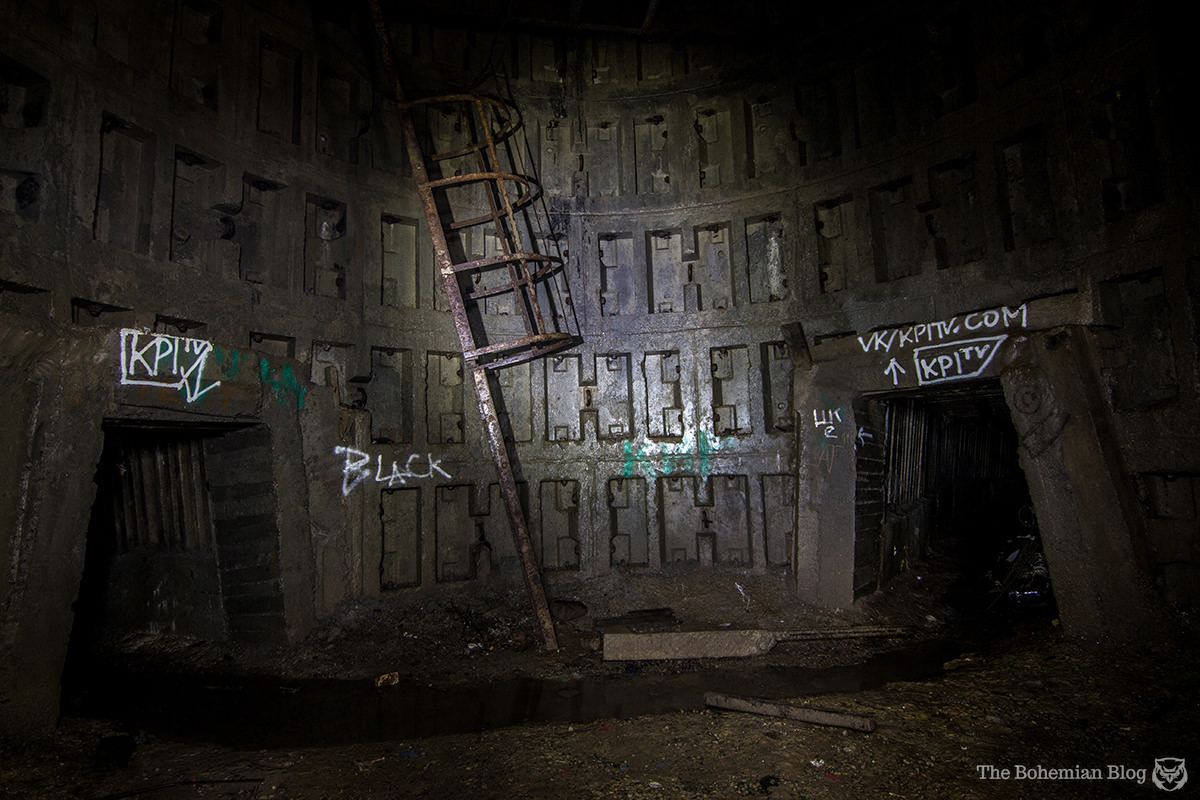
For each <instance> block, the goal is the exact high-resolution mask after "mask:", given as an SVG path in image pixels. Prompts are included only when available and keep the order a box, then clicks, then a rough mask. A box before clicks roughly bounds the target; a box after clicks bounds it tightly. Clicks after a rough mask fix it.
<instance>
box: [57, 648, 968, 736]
mask: <svg viewBox="0 0 1200 800" xmlns="http://www.w3.org/2000/svg"><path fill="white" fill-rule="evenodd" d="M964 649H966V648H965V646H964V645H962V644H959V643H957V642H954V641H950V640H929V641H922V642H915V643H910V644H908V645H906V646H903V647H900V648H898V649H895V650H890V651H887V652H883V653H880V654H877V655H875V656H873V657H871V658H869V659H868V660H866V661H864V662H862V663H858V664H850V665H844V666H831V667H823V668H801V667H778V666H749V665H745V664H738V663H733V664H730V663H721V664H720V665H719V666H715V667H713V668H711V669H703V670H695V671H686V672H680V673H675V674H641V673H640V671H639V670H638V668H637V665H636V664H630V665H628V666H627V668H626V672H625V673H624V674H619V675H615V676H614V675H604V676H589V677H580V678H576V679H569V680H558V679H537V678H529V677H519V678H512V679H509V680H504V681H497V682H492V683H485V684H479V685H472V686H462V685H453V686H432V685H428V684H421V683H414V682H401V683H399V684H397V685H392V686H382V687H376V686H375V685H374V682H372V681H365V680H364V681H347V680H306V681H282V680H280V679H277V678H242V677H224V678H220V677H216V678H214V677H209V678H204V677H197V676H181V675H148V674H137V673H130V672H124V673H120V674H107V675H101V674H96V675H94V676H93V679H92V680H91V681H90V682H89V684H90V685H89V686H88V687H87V688H86V691H84V692H83V693H82V694H81V698H82V699H81V700H80V702H79V703H78V705H77V706H76V708H75V709H74V713H76V714H78V715H80V716H87V717H97V718H102V719H111V720H115V721H118V722H120V723H121V724H123V725H124V726H126V727H127V729H128V730H130V731H137V732H144V733H147V734H152V735H153V734H158V735H170V736H173V737H180V738H184V739H192V740H198V741H207V742H213V743H218V744H224V745H229V746H233V747H244V748H274V747H309V746H328V745H340V744H355V743H362V742H378V741H394V740H409V739H414V738H421V737H426V736H437V735H444V734H454V733H467V732H472V731H483V730H490V729H495V728H502V727H506V726H512V725H521V724H526V723H543V722H569V723H587V722H593V721H596V720H602V719H630V718H633V717H638V716H642V715H646V714H657V713H664V712H670V711H686V710H695V709H700V708H703V707H704V700H703V697H704V693H705V692H712V691H715V692H727V693H731V694H739V695H745V696H751V697H759V698H766V699H781V698H790V697H799V696H803V695H818V694H825V693H834V692H837V693H841V692H854V691H862V690H867V689H873V688H877V687H880V686H883V685H884V684H887V683H890V682H894V681H910V680H920V679H927V678H930V677H934V676H936V675H938V674H940V673H941V672H942V665H943V664H944V663H945V662H946V661H948V660H951V659H953V658H954V657H955V656H957V655H959V654H960V653H962V652H963V651H964Z"/></svg>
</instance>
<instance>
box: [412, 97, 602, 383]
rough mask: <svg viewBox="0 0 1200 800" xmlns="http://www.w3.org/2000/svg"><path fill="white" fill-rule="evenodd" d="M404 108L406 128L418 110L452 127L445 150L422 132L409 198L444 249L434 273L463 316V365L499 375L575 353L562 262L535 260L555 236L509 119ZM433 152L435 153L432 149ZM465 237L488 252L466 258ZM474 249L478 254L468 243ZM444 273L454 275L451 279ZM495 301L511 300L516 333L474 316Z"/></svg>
mask: <svg viewBox="0 0 1200 800" xmlns="http://www.w3.org/2000/svg"><path fill="white" fill-rule="evenodd" d="M403 106H404V107H405V110H407V111H408V112H409V113H410V114H412V115H413V117H414V119H416V118H419V115H418V114H417V113H416V112H417V111H418V110H419V109H420V110H424V111H425V112H426V113H425V116H426V118H429V117H430V116H431V115H439V114H440V115H442V116H445V117H448V118H450V119H453V120H456V122H455V124H454V126H453V131H452V132H453V133H454V134H457V136H456V137H455V139H454V140H452V141H449V142H447V137H444V136H443V137H442V138H441V139H440V140H439V141H435V140H434V136H433V134H432V131H431V129H432V128H433V127H434V126H433V125H432V124H430V125H427V130H426V131H425V135H424V136H423V137H422V139H423V140H424V141H425V142H426V147H425V148H422V149H423V155H424V158H425V162H426V164H425V170H424V172H425V180H424V181H423V182H422V181H420V180H418V187H417V188H418V190H419V191H422V190H423V191H428V192H430V193H431V194H432V195H433V197H434V202H435V203H436V206H437V209H438V212H439V213H438V224H440V226H441V228H442V231H443V234H444V236H445V237H446V243H447V255H448V259H447V260H446V262H445V263H442V264H440V265H439V266H440V268H441V269H442V270H443V275H442V278H443V281H444V283H445V284H446V287H447V290H452V289H453V286H457V287H458V288H459V291H460V293H461V297H462V300H463V301H464V307H465V310H466V311H467V316H468V321H467V325H466V327H467V328H468V329H469V333H470V337H469V338H470V341H469V342H468V341H464V342H463V357H464V358H465V359H466V360H467V361H468V362H470V363H471V364H473V365H475V364H477V365H480V366H483V367H486V368H488V369H498V368H500V367H505V366H508V365H511V364H518V363H521V362H524V361H529V360H532V359H534V358H538V357H541V356H544V355H548V354H550V353H553V352H556V351H558V350H561V349H563V348H566V347H569V346H571V345H574V344H576V343H578V341H579V335H578V326H577V324H576V322H575V316H574V309H573V307H572V305H571V297H570V293H569V291H568V290H567V289H566V285H565V283H566V281H565V275H564V273H565V261H564V259H563V257H562V256H561V255H560V254H554V255H551V254H548V253H544V252H539V248H538V242H539V241H540V242H541V243H542V244H541V249H548V248H549V247H551V246H555V247H556V246H557V242H558V236H557V235H556V234H554V233H549V234H548V233H547V227H548V226H547V225H546V221H545V213H544V211H543V207H542V206H539V205H538V201H539V200H542V199H543V198H542V194H541V190H540V187H539V186H538V184H537V183H536V181H534V180H533V179H532V178H530V177H529V176H528V175H527V174H525V170H524V163H523V161H524V159H523V158H522V156H521V154H522V152H523V151H522V148H520V147H519V146H517V144H516V142H515V141H514V139H515V137H516V136H517V134H518V133H519V132H520V131H521V130H522V128H521V124H520V121H519V119H518V115H517V113H516V110H515V109H513V108H512V107H511V106H509V105H508V104H507V103H504V102H503V101H501V100H497V99H495V98H492V97H486V96H482V95H470V94H449V95H438V96H434V97H427V98H421V99H418V100H411V101H408V102H406V103H404V104H403ZM439 143H440V144H442V145H443V149H441V150H437V149H435V147H436V145H437V144H439ZM481 212H482V213H481ZM467 231H471V232H472V233H474V232H476V231H477V232H478V233H477V234H476V235H477V236H482V237H483V239H484V240H485V241H487V240H488V238H489V237H490V240H491V242H493V248H492V249H494V250H495V251H496V252H493V253H485V254H484V255H483V257H481V258H470V257H468V255H467V253H468V252H469V251H470V250H471V247H470V244H471V243H470V242H469V241H468V239H467V237H466V236H464V235H463V233H465V232H467ZM474 249H475V251H476V253H478V252H479V251H480V250H482V249H484V248H482V247H481V246H480V244H479V242H478V241H476V242H475V244H474ZM446 270H449V271H450V272H452V273H454V277H453V278H452V279H447V276H446V274H445V271H446ZM452 284H453V286H452ZM501 295H511V296H512V307H513V310H514V312H515V315H516V316H517V317H518V318H519V320H520V323H521V328H520V330H519V331H514V330H511V329H509V330H506V329H505V328H504V326H502V325H497V324H495V322H494V321H491V320H488V319H486V315H484V314H481V313H478V312H479V304H480V303H481V302H482V301H485V300H487V299H489V298H495V297H499V296H501ZM468 301H470V302H468ZM472 304H473V305H474V306H475V307H474V308H473V309H472V308H471V307H470V306H471V305H472ZM452 305H453V304H452ZM489 322H492V324H490V325H489V324H488V323H489ZM461 332H462V331H460V333H461Z"/></svg>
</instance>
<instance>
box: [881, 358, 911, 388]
mask: <svg viewBox="0 0 1200 800" xmlns="http://www.w3.org/2000/svg"><path fill="white" fill-rule="evenodd" d="M883 374H884V375H890V376H891V378H892V386H897V385H899V383H900V376H901V375H907V374H908V370H906V369H905V368H904V367H902V366H900V362H899V361H897V360H896V359H895V358H893V359H892V360H891V363H889V364H888V365H887V369H885V370H884V371H883Z"/></svg>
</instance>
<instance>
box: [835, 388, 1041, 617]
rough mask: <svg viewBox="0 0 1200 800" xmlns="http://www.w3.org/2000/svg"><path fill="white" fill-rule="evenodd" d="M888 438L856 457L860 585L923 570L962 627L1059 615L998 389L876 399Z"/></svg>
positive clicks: (877, 417) (871, 411) (870, 586)
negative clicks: (936, 584) (932, 576)
mask: <svg viewBox="0 0 1200 800" xmlns="http://www.w3.org/2000/svg"><path fill="white" fill-rule="evenodd" d="M862 410H863V411H865V412H866V413H867V415H868V418H869V419H871V420H872V421H873V423H874V424H875V426H876V429H877V430H879V431H881V432H882V441H880V442H878V443H877V444H876V446H875V447H874V448H871V447H862V448H860V450H859V453H858V462H859V480H858V489H857V492H856V505H857V506H858V512H859V514H858V517H859V520H860V521H859V523H858V525H857V526H856V527H857V530H856V538H857V541H856V557H855V588H856V593H857V594H865V593H867V592H870V591H873V590H874V589H875V588H878V587H881V586H883V585H885V584H887V582H888V581H890V580H891V579H892V578H894V577H895V576H896V575H898V574H900V573H901V572H903V571H904V570H906V569H908V568H910V567H912V566H915V565H917V564H921V565H922V566H923V567H926V568H930V569H932V570H934V572H935V573H936V574H937V575H938V577H939V580H940V581H941V582H942V583H943V584H944V586H945V596H944V598H943V599H944V601H945V602H946V603H947V605H948V606H949V607H951V608H952V609H953V611H954V612H955V613H956V614H957V615H959V616H960V618H962V619H963V620H969V621H972V622H982V621H985V620H987V621H989V622H992V623H997V624H1001V625H1005V624H1009V623H1016V622H1021V621H1034V620H1046V619H1050V618H1052V617H1053V616H1054V615H1055V613H1056V605H1055V600H1054V594H1053V590H1052V587H1051V584H1050V575H1049V570H1048V567H1047V564H1046V560H1045V557H1044V555H1043V552H1042V539H1041V532H1040V531H1039V529H1038V523H1037V514H1036V511H1035V510H1034V506H1033V503H1032V500H1031V499H1030V495H1029V488H1028V485H1027V483H1026V479H1025V474H1024V472H1023V470H1022V468H1021V464H1020V461H1019V458H1018V439H1017V433H1016V430H1015V429H1014V427H1013V424H1012V419H1011V416H1010V414H1009V410H1008V407H1007V406H1006V404H1005V400H1004V395H1003V392H1002V390H1001V388H1000V384H999V381H996V380H989V381H982V382H978V383H971V384H963V385H960V386H958V387H955V388H953V389H947V388H945V387H938V388H934V389H925V390H921V391H917V392H908V393H904V394H898V395H890V396H883V397H874V398H870V399H868V400H867V401H866V402H865V408H864V409H862Z"/></svg>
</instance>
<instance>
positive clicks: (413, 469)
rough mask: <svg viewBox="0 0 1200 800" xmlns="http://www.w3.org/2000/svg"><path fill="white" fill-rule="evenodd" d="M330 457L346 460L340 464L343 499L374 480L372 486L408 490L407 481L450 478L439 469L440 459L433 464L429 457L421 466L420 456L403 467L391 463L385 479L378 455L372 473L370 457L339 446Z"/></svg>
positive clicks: (430, 455) (431, 458)
mask: <svg viewBox="0 0 1200 800" xmlns="http://www.w3.org/2000/svg"><path fill="white" fill-rule="evenodd" d="M333 454H334V455H344V456H345V461H343V462H342V497H347V496H349V494H350V493H351V492H352V491H354V490H355V489H356V488H357V487H358V486H359V485H360V484H361V483H362V482H363V481H365V480H367V479H368V478H371V477H374V479H375V483H384V484H387V488H389V489H391V488H392V487H394V486H396V485H400V486H407V485H408V481H410V480H424V479H426V478H432V477H433V475H434V473H435V472H436V473H437V474H438V475H441V476H442V477H443V478H449V477H450V473H448V472H446V470H444V469H442V467H441V463H442V461H441V459H437V460H434V458H433V454H432V453H426V454H425V463H424V464H423V465H422V464H421V456H420V455H418V454H417V453H413V454H412V455H410V456H409V457H408V459H407V460H406V461H405V462H404V466H403V467H401V466H400V462H398V461H393V462H392V467H391V472H389V473H388V474H387V475H384V471H383V456H381V455H377V456H375V468H374V469H372V468H371V466H370V463H371V455H370V453H364V452H363V451H362V450H356V449H355V448H353V447H342V446H341V445H338V446H337V447H335V448H333ZM422 468H424V470H425V471H424V472H421V471H419V470H420V469H422Z"/></svg>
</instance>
